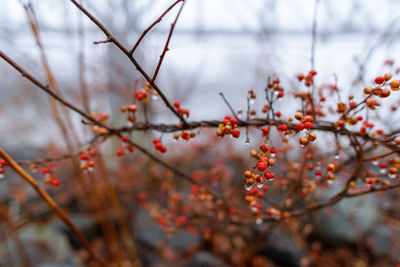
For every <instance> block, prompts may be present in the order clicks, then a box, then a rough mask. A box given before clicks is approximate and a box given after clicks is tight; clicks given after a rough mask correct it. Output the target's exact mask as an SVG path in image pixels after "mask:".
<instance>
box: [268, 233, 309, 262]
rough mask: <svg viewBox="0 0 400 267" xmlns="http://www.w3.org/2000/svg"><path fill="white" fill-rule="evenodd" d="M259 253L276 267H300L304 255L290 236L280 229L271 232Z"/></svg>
mask: <svg viewBox="0 0 400 267" xmlns="http://www.w3.org/2000/svg"><path fill="white" fill-rule="evenodd" d="M261 253H262V254H263V255H265V256H266V257H267V258H268V260H270V261H272V262H274V263H275V264H277V265H278V266H287V267H292V266H293V267H297V266H300V259H301V258H302V257H303V254H305V253H304V252H303V251H302V249H301V247H300V246H299V245H298V244H297V242H296V240H294V239H293V238H292V236H291V234H290V233H288V232H286V231H285V230H284V229H283V228H282V227H277V228H276V229H275V230H274V231H272V232H271V234H270V235H269V236H268V238H267V246H266V247H265V248H263V249H262V251H261Z"/></svg>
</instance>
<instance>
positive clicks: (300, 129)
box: [296, 122, 304, 132]
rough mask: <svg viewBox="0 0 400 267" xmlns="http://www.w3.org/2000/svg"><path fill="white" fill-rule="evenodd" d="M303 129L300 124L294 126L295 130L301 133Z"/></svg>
mask: <svg viewBox="0 0 400 267" xmlns="http://www.w3.org/2000/svg"><path fill="white" fill-rule="evenodd" d="M303 129H304V125H303V124H302V123H301V122H300V123H298V124H297V125H296V130H297V131H299V132H300V131H302V130H303Z"/></svg>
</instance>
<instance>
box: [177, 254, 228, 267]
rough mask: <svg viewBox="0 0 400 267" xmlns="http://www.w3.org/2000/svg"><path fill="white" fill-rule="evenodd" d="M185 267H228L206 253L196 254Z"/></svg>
mask: <svg viewBox="0 0 400 267" xmlns="http://www.w3.org/2000/svg"><path fill="white" fill-rule="evenodd" d="M184 266H185V267H228V266H229V265H227V264H225V263H224V262H223V261H221V260H220V259H218V258H217V257H215V256H214V255H212V254H210V253H207V252H202V251H200V252H197V253H196V254H194V255H193V258H192V259H191V260H190V261H189V262H188V263H186V264H185V265H184Z"/></svg>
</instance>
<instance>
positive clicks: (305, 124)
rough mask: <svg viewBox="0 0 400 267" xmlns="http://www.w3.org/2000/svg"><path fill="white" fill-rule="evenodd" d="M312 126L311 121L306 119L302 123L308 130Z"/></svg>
mask: <svg viewBox="0 0 400 267" xmlns="http://www.w3.org/2000/svg"><path fill="white" fill-rule="evenodd" d="M312 126H313V124H312V122H309V121H307V122H305V123H304V128H306V129H308V130H310V129H311V128H312Z"/></svg>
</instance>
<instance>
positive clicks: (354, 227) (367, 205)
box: [312, 182, 379, 245]
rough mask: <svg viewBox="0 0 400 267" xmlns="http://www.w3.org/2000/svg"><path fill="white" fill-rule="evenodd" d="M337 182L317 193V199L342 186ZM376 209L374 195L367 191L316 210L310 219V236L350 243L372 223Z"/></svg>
mask: <svg viewBox="0 0 400 267" xmlns="http://www.w3.org/2000/svg"><path fill="white" fill-rule="evenodd" d="M341 186H342V185H340V184H339V182H337V183H335V184H333V185H330V188H329V190H327V191H324V192H322V191H321V192H319V193H320V196H321V198H320V201H323V200H326V199H328V198H330V197H332V196H333V195H335V194H336V193H337V192H338V191H339V190H340V189H341V188H342V187H341ZM378 216H379V212H378V206H377V200H376V196H375V195H373V194H368V195H364V196H360V197H355V198H344V199H342V200H341V201H340V202H339V203H337V204H336V205H334V206H330V207H327V208H325V209H323V210H320V211H318V212H317V213H316V214H315V215H314V216H313V219H312V225H313V226H314V229H313V233H312V235H313V236H315V237H317V238H318V239H320V240H321V241H323V242H324V243H326V244H329V245H346V244H353V243H355V240H356V238H357V237H358V236H360V235H365V234H367V233H368V232H370V231H371V230H372V229H373V227H374V226H375V225H376V223H377V220H378Z"/></svg>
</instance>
